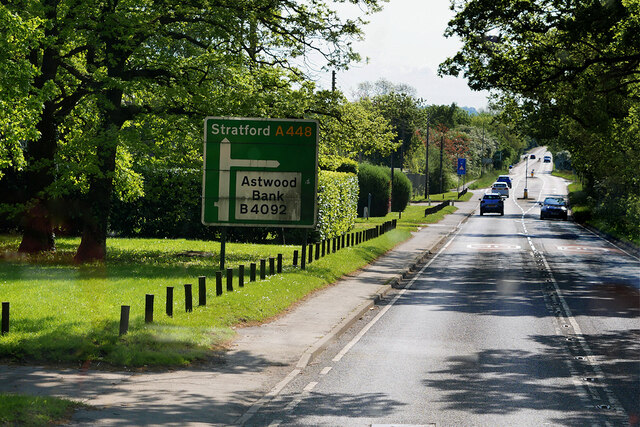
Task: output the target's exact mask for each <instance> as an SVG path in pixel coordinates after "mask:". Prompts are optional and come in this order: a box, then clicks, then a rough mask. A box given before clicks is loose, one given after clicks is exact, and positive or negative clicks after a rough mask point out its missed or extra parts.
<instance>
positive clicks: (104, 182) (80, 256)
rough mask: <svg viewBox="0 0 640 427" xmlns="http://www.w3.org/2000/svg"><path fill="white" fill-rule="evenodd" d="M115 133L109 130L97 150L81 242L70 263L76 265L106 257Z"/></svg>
mask: <svg viewBox="0 0 640 427" xmlns="http://www.w3.org/2000/svg"><path fill="white" fill-rule="evenodd" d="M116 149H117V132H116V131H115V130H114V129H113V126H112V127H111V132H107V136H106V137H105V138H104V141H103V144H102V145H101V146H99V147H98V162H99V164H101V165H102V167H101V172H100V173H99V175H96V176H94V177H93V178H92V179H91V181H90V186H89V193H88V194H87V197H86V200H85V202H86V205H85V209H84V211H83V212H82V223H83V228H82V240H81V241H80V246H79V247H78V250H77V251H76V254H75V256H74V260H75V261H76V262H78V263H84V262H91V261H104V259H105V257H106V255H107V227H108V224H109V214H110V212H111V195H112V193H113V173H114V171H115V167H116Z"/></svg>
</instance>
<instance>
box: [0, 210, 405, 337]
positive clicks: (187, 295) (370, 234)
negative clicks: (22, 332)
mask: <svg viewBox="0 0 640 427" xmlns="http://www.w3.org/2000/svg"><path fill="white" fill-rule="evenodd" d="M395 227H396V220H395V219H394V220H391V221H387V222H385V223H383V224H381V225H379V226H376V227H374V228H370V229H367V230H362V231H355V232H352V233H346V234H343V235H342V236H338V237H333V238H331V239H324V240H322V241H321V242H316V243H310V244H304V245H302V250H301V251H298V250H295V251H294V252H293V266H294V267H297V266H298V264H300V268H301V269H302V270H305V269H306V265H307V264H311V263H312V262H313V260H314V259H315V260H318V259H319V258H320V257H324V256H325V255H329V254H331V253H335V252H336V251H339V250H340V249H342V248H345V247H350V246H355V245H358V244H360V243H362V242H365V241H367V240H370V239H373V238H376V237H378V236H380V235H382V234H384V233H386V232H387V231H389V230H392V229H394V228H395ZM282 261H283V259H282V254H278V255H277V257H269V270H268V273H267V260H266V259H261V260H260V270H258V266H257V264H256V263H251V264H250V265H249V282H255V281H256V277H257V275H258V273H259V277H260V280H264V279H265V278H266V276H267V275H269V276H272V275H274V274H280V273H282ZM298 261H300V262H298ZM244 284H245V266H244V265H240V266H238V287H241V288H242V287H244ZM233 286H234V284H233V269H232V268H227V269H226V288H227V291H228V292H233ZM173 291H174V288H173V287H172V286H167V298H166V314H167V316H169V317H173ZM222 293H223V277H222V271H216V296H221V295H222ZM154 299H155V295H153V294H147V295H146V296H145V309H144V321H145V322H146V323H153V304H154ZM184 301H185V311H186V312H191V311H193V290H192V285H191V284H186V285H184ZM198 305H200V306H204V305H207V278H206V276H200V277H198ZM130 309H131V307H130V306H128V305H123V306H121V307H120V335H124V334H126V333H127V332H128V330H129V313H130ZM0 323H1V329H0V331H1V333H2V335H4V334H6V333H8V332H9V302H3V303H2V319H1V322H0Z"/></svg>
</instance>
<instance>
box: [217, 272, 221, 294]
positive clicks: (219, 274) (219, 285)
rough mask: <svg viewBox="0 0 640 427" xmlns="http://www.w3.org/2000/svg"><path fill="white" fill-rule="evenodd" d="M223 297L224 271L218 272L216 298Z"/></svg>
mask: <svg viewBox="0 0 640 427" xmlns="http://www.w3.org/2000/svg"><path fill="white" fill-rule="evenodd" d="M220 295H222V271H216V296H218V297H219V296H220Z"/></svg>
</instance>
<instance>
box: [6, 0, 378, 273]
mask: <svg viewBox="0 0 640 427" xmlns="http://www.w3.org/2000/svg"><path fill="white" fill-rule="evenodd" d="M356 3H358V4H360V5H361V6H362V7H363V10H365V11H366V12H374V11H376V10H379V8H380V6H379V1H378V0H359V1H356ZM363 22H364V21H362V20H361V19H356V20H343V19H341V18H340V16H339V15H338V14H337V13H336V12H335V11H334V10H332V9H331V7H330V5H329V4H328V3H325V2H315V1H314V2H310V3H302V2H298V1H294V0H275V1H272V0H215V1H208V0H191V1H177V0H168V1H162V2H155V1H144V0H143V1H140V0H106V1H105V0H6V1H3V2H2V3H1V4H0V28H1V29H2V33H3V34H2V35H3V37H0V39H3V41H1V42H0V43H2V45H1V46H0V47H3V48H6V50H1V52H2V53H0V55H3V58H6V59H7V61H4V60H3V61H1V65H0V67H2V69H1V70H0V71H2V73H0V76H2V77H0V79H2V80H0V85H1V86H0V88H1V89H2V94H3V95H2V102H3V104H2V107H3V108H2V112H1V113H0V126H1V127H0V132H1V133H0V138H1V139H2V143H1V145H0V147H2V149H1V151H0V168H14V169H16V168H17V169H20V168H22V169H23V171H22V172H21V173H22V174H23V175H24V176H23V180H24V182H26V183H27V185H26V189H25V194H24V197H22V200H21V202H22V206H23V211H24V215H23V216H24V218H25V222H24V223H23V228H24V236H23V244H22V245H21V249H23V250H25V251H38V250H46V249H52V248H53V247H54V246H53V244H52V240H53V233H52V231H53V223H52V221H51V215H50V212H49V210H50V202H51V200H53V199H59V198H65V197H69V196H70V195H71V194H81V198H82V202H83V203H82V207H81V209H80V211H81V212H80V213H81V217H82V222H83V224H84V225H83V238H82V242H81V245H80V248H79V249H78V254H77V255H76V257H77V259H78V260H79V261H84V260H90V259H101V258H103V257H104V255H105V250H106V249H105V248H106V245H105V240H106V233H107V224H108V215H109V211H110V201H111V197H112V194H113V191H114V186H115V189H116V192H117V194H119V195H120V196H122V197H125V198H126V197H135V195H136V194H139V193H140V189H141V188H142V186H141V181H140V176H139V175H138V174H137V173H136V171H135V167H134V166H133V163H132V161H131V159H133V158H135V159H138V158H140V159H142V160H143V161H144V162H149V163H154V162H156V163H157V162H169V163H171V162H175V163H190V162H191V163H193V162H197V160H196V157H197V156H196V155H195V152H196V150H195V149H194V147H195V145H194V142H195V141H197V139H198V137H196V135H198V136H199V135H201V130H200V127H201V121H202V118H203V117H205V116H207V115H247V116H255V117H273V116H280V117H301V116H304V115H305V114H307V111H308V110H309V105H310V102H311V101H310V93H311V92H312V85H310V84H309V83H308V82H306V81H305V78H304V73H303V72H302V71H301V70H300V69H299V68H298V67H297V64H299V63H300V58H304V57H306V56H308V55H310V54H314V55H319V56H320V57H321V58H322V60H323V62H324V63H325V64H326V66H327V67H332V68H341V67H345V66H346V65H347V64H348V63H349V62H350V61H352V60H354V59H357V58H358V55H357V53H355V52H354V51H353V49H352V48H351V45H350V40H351V39H353V38H357V37H359V35H360V27H361V25H362V24H363ZM5 107H6V108H5ZM136 153H137V154H138V155H140V157H137V156H136Z"/></svg>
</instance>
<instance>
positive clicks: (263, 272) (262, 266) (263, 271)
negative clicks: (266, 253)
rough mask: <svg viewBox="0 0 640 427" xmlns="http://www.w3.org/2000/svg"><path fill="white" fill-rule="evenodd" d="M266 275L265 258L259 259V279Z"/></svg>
mask: <svg viewBox="0 0 640 427" xmlns="http://www.w3.org/2000/svg"><path fill="white" fill-rule="evenodd" d="M266 277H267V260H265V259H261V260H260V280H264V279H265V278H266Z"/></svg>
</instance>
